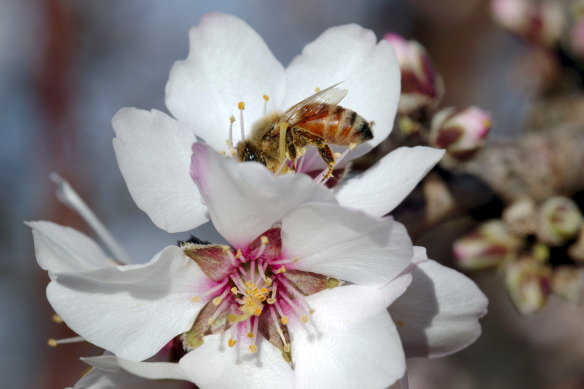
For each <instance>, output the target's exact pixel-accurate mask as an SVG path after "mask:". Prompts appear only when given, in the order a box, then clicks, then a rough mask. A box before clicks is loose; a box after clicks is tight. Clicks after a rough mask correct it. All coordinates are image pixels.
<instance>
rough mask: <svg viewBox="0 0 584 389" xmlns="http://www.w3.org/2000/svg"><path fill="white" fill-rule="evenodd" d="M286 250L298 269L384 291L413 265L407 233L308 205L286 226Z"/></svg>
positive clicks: (394, 224) (365, 217) (344, 210)
mask: <svg viewBox="0 0 584 389" xmlns="http://www.w3.org/2000/svg"><path fill="white" fill-rule="evenodd" d="M282 248H283V252H284V254H285V255H286V256H288V257H290V258H298V259H299V261H298V262H297V263H294V264H293V268H294V269H298V270H304V271H310V272H313V273H319V274H325V275H327V276H331V277H335V278H338V279H341V280H345V281H350V282H354V283H357V284H362V285H372V286H381V285H384V284H385V283H387V282H388V281H389V280H391V279H392V278H394V277H395V276H397V275H398V274H399V273H401V272H402V270H404V269H405V268H406V267H407V266H408V265H409V264H410V262H411V259H412V252H413V251H412V250H413V247H412V242H411V240H410V238H409V236H408V233H407V231H406V230H405V228H404V227H403V226H402V225H401V224H399V223H397V222H395V221H393V220H392V219H389V218H388V219H381V218H374V217H371V216H369V215H366V214H364V213H362V212H359V211H355V210H351V209H347V208H344V207H340V206H337V205H335V204H308V205H304V206H302V207H299V208H297V209H295V210H293V211H292V212H290V214H288V215H287V216H286V217H285V218H284V219H283V220H282Z"/></svg>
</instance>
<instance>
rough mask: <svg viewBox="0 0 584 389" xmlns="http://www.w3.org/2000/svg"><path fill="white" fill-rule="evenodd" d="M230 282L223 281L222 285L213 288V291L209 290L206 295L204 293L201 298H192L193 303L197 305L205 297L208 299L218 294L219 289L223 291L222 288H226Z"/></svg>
mask: <svg viewBox="0 0 584 389" xmlns="http://www.w3.org/2000/svg"><path fill="white" fill-rule="evenodd" d="M227 282H228V280H223V281H222V282H221V283H220V284H217V285H215V286H214V287H212V288H211V289H209V290H207V291H206V292H205V293H203V294H202V295H199V296H194V297H193V298H191V301H192V302H193V303H197V302H199V301H201V299H202V298H203V297H207V296H209V295H211V294H213V293H215V292H217V291H218V290H219V289H221V288H222V287H224V286H225V285H226V284H227Z"/></svg>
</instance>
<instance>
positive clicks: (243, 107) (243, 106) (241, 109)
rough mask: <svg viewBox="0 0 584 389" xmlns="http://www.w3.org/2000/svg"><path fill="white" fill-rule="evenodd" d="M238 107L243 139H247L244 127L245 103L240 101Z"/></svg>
mask: <svg viewBox="0 0 584 389" xmlns="http://www.w3.org/2000/svg"><path fill="white" fill-rule="evenodd" d="M237 108H238V109H239V129H240V131H241V139H242V140H243V139H245V130H244V127H243V110H244V109H245V103H244V102H243V101H240V102H239V103H237Z"/></svg>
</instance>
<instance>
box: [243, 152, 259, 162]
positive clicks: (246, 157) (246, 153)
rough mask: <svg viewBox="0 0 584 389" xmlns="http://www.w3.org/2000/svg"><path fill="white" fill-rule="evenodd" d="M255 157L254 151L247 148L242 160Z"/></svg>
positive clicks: (252, 159)
mask: <svg viewBox="0 0 584 389" xmlns="http://www.w3.org/2000/svg"><path fill="white" fill-rule="evenodd" d="M256 159H257V158H256V155H255V153H254V152H253V151H251V150H250V149H247V150H246V152H245V156H244V158H243V160H244V161H246V162H247V161H255V160H256Z"/></svg>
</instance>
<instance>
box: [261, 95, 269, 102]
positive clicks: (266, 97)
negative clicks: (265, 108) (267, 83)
mask: <svg viewBox="0 0 584 389" xmlns="http://www.w3.org/2000/svg"><path fill="white" fill-rule="evenodd" d="M262 99H264V101H265V102H266V103H267V102H268V101H270V96H268V95H263V96H262Z"/></svg>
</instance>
